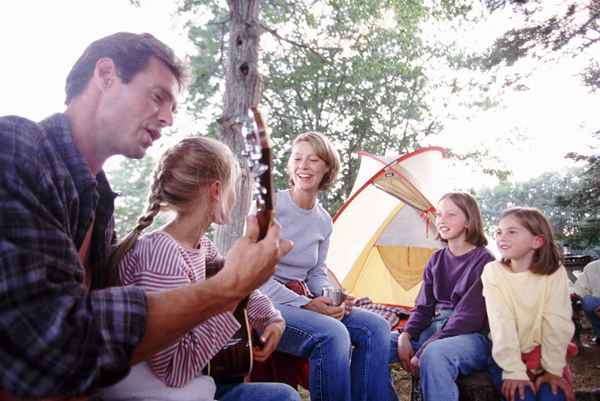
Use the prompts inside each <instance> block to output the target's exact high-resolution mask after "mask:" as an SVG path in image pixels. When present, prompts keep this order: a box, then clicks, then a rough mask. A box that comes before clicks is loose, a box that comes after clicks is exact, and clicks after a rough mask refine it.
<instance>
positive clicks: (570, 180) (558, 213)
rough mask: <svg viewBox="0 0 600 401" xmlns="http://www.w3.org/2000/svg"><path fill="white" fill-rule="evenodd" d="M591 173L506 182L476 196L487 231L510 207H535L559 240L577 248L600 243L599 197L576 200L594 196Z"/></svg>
mask: <svg viewBox="0 0 600 401" xmlns="http://www.w3.org/2000/svg"><path fill="white" fill-rule="evenodd" d="M597 168H600V166H597ZM598 172H600V171H596V173H594V174H597V173H598ZM588 173H589V170H585V169H574V170H572V171H569V172H568V173H566V174H565V175H560V174H558V173H545V174H542V175H541V176H539V177H537V178H534V179H531V180H529V181H526V182H522V183H509V182H504V183H501V184H499V185H497V186H496V187H494V188H488V189H484V190H482V191H480V192H479V193H478V194H477V197H478V201H479V204H480V207H481V213H482V215H483V218H484V223H485V226H486V229H487V231H488V232H490V233H491V232H493V230H494V227H495V225H496V224H497V222H498V217H499V216H500V214H501V213H502V211H504V210H505V209H507V208H509V207H514V206H527V207H536V208H538V209H540V210H541V211H542V212H543V213H544V215H545V216H546V217H547V218H548V219H549V220H550V222H551V224H552V226H553V228H554V230H555V234H556V237H557V239H559V240H563V241H565V242H567V243H569V244H570V245H572V246H575V247H578V248H589V247H592V246H594V245H598V244H600V236H599V235H598V228H600V227H598V221H599V219H598V217H599V215H598V212H597V211H598V210H599V209H598V206H599V205H598V203H600V201H598V199H600V198H598V197H596V198H594V199H591V197H590V198H587V199H586V201H584V202H582V203H577V202H575V201H574V199H576V198H577V197H578V196H580V195H581V194H582V193H585V194H586V195H588V194H589V195H590V196H591V195H594V194H592V193H589V192H588V191H589V190H590V189H591V188H588V181H587V177H586V174H588ZM599 177H600V175H597V176H596V184H600V183H598V182H597V181H598V180H600V178H599ZM586 188H587V189H586ZM595 188H598V187H594V190H595V191H596V194H595V195H596V196H597V195H598V193H597V192H598V190H596V189H595ZM588 202H591V203H588ZM594 202H595V203H594ZM590 217H591V218H590ZM594 227H595V231H594V229H593V228H594Z"/></svg>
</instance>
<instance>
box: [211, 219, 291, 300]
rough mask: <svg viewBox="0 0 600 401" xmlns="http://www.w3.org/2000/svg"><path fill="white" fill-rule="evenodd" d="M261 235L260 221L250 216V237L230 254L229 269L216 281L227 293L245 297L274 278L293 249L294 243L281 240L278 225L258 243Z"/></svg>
mask: <svg viewBox="0 0 600 401" xmlns="http://www.w3.org/2000/svg"><path fill="white" fill-rule="evenodd" d="M258 233H259V229H258V222H257V220H256V217H255V216H248V218H247V219H246V233H245V234H244V236H243V237H242V238H240V239H239V240H238V241H236V242H235V243H234V244H233V246H232V247H231V249H230V250H229V252H227V255H226V256H225V266H224V267H223V269H222V270H221V271H220V272H219V273H218V274H217V275H216V276H215V277H214V278H215V279H216V280H219V281H220V283H221V285H222V287H223V292H224V293H226V294H230V295H231V296H233V297H237V298H240V299H241V298H243V297H245V296H246V295H248V294H249V293H250V292H251V291H252V290H254V289H256V288H258V287H260V286H261V285H262V284H263V283H265V282H266V281H267V280H268V279H269V278H270V277H271V276H272V275H273V273H274V272H275V267H276V265H277V262H278V261H279V259H280V258H281V257H282V256H283V255H285V254H287V253H288V252H289V251H290V250H291V249H292V246H293V244H292V242H291V241H289V240H285V239H281V238H280V237H279V233H280V226H279V224H277V223H274V224H272V225H271V226H270V227H269V230H268V231H267V236H266V237H265V238H264V239H263V240H261V241H257V239H258Z"/></svg>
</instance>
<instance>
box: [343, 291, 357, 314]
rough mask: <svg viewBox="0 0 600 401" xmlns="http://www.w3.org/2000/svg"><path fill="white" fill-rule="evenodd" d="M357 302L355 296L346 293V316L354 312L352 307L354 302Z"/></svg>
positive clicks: (344, 303)
mask: <svg viewBox="0 0 600 401" xmlns="http://www.w3.org/2000/svg"><path fill="white" fill-rule="evenodd" d="M355 300H356V298H354V296H353V295H350V293H348V292H346V291H344V302H343V305H344V307H345V309H346V310H345V312H344V314H345V315H349V314H350V312H352V307H353V306H354V301H355Z"/></svg>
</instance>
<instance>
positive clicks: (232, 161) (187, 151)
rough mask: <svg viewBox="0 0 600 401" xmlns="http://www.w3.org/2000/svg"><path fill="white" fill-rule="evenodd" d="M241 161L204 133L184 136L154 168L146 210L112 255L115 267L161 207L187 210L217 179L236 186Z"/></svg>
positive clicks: (110, 262)
mask: <svg viewBox="0 0 600 401" xmlns="http://www.w3.org/2000/svg"><path fill="white" fill-rule="evenodd" d="M237 170H239V164H238V162H237V160H236V158H235V156H234V155H233V153H232V152H231V150H230V149H229V148H228V147H227V146H226V145H225V144H223V143H221V142H219V141H216V140H214V139H211V138H208V137H204V136H194V137H188V138H184V139H182V140H181V141H180V142H178V143H177V144H176V145H174V146H173V147H171V148H169V149H167V150H166V151H165V152H164V153H163V155H162V156H161V158H160V160H159V162H158V164H157V166H156V167H155V169H154V173H153V176H152V183H151V185H150V190H149V193H148V202H147V206H146V211H145V212H144V214H142V215H141V216H140V217H139V218H138V220H137V225H136V226H135V228H134V229H133V230H132V231H131V232H130V233H129V234H127V236H126V237H125V238H124V239H123V240H122V241H121V242H120V243H119V245H118V246H117V248H116V249H115V250H114V251H113V253H112V254H111V256H110V258H109V262H108V263H109V266H111V268H116V267H117V266H118V264H119V263H120V261H121V259H122V258H123V256H125V254H126V253H127V252H128V251H129V250H130V249H131V248H132V247H133V245H134V244H135V242H136V241H137V239H138V237H139V236H140V234H141V233H142V232H143V231H144V229H146V228H147V227H149V226H150V225H151V224H152V222H153V221H154V218H155V217H156V215H157V214H158V213H159V212H160V211H161V210H174V211H185V210H187V209H188V208H189V207H192V206H193V204H194V203H195V202H196V201H197V200H198V197H199V194H200V189H201V188H204V187H207V186H209V185H210V184H212V183H213V182H215V181H220V182H222V183H223V186H224V187H227V186H229V185H233V182H232V181H233V177H234V176H236V175H237Z"/></svg>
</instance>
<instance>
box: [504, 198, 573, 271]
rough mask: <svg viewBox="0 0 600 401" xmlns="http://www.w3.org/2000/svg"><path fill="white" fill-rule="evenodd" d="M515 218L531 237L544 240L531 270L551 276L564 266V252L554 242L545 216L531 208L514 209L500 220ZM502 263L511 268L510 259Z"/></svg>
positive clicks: (537, 250) (537, 251) (508, 211)
mask: <svg viewBox="0 0 600 401" xmlns="http://www.w3.org/2000/svg"><path fill="white" fill-rule="evenodd" d="M508 216H513V217H514V218H516V219H517V220H518V221H519V224H521V225H522V226H523V227H525V229H526V230H527V231H529V232H530V233H531V235H535V236H540V237H542V238H543V239H544V243H543V245H542V246H541V247H539V248H538V249H536V250H535V252H534V254H533V260H532V261H531V266H530V267H529V270H530V271H531V272H532V273H535V274H546V275H550V274H552V273H554V272H555V271H556V270H558V268H559V267H560V266H561V264H562V252H561V251H560V248H559V247H558V245H557V244H556V242H555V241H554V233H553V231H552V226H550V223H549V222H548V219H546V217H545V216H544V214H543V213H542V212H541V211H540V210H538V209H535V208H531V207H513V208H510V209H507V210H505V211H504V212H502V215H501V216H500V219H499V220H502V219H503V218H505V217H508ZM502 263H504V264H505V265H507V266H510V259H504V258H503V259H502Z"/></svg>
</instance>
